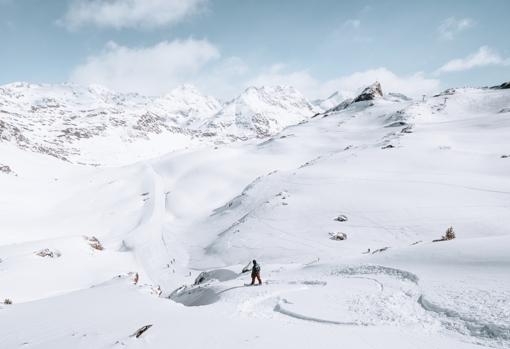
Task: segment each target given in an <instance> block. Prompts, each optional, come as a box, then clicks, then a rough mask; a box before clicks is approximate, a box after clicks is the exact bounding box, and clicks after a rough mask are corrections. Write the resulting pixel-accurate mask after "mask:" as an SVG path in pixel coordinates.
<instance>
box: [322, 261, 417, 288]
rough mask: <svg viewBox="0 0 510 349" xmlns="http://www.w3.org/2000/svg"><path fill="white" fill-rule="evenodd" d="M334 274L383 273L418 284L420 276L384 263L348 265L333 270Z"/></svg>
mask: <svg viewBox="0 0 510 349" xmlns="http://www.w3.org/2000/svg"><path fill="white" fill-rule="evenodd" d="M331 274H332V275H370V274H375V275H378V274H383V275H388V276H391V277H396V278H398V279H401V280H404V281H410V282H412V283H414V284H416V285H417V284H418V281H419V278H418V276H417V275H416V274H413V273H411V272H409V271H406V270H403V269H396V268H390V267H385V266H382V265H359V266H347V267H343V268H339V269H336V270H333V271H332V272H331Z"/></svg>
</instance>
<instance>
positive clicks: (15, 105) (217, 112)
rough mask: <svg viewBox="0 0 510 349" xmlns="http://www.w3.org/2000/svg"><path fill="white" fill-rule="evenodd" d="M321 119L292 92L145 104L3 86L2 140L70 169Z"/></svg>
mask: <svg viewBox="0 0 510 349" xmlns="http://www.w3.org/2000/svg"><path fill="white" fill-rule="evenodd" d="M316 112H317V111H316V110H315V109H314V108H313V107H312V106H311V104H310V103H309V102H308V101H307V100H306V98H305V97H303V96H302V95H301V94H300V93H299V92H298V91H297V90H295V89H294V88H292V87H261V88H255V87H251V88H248V89H246V91H244V92H243V93H242V94H241V95H240V96H239V97H237V98H235V99H234V100H233V101H231V102H229V103H227V104H225V105H222V104H221V103H220V102H219V101H218V100H216V99H215V98H213V97H210V96H204V95H202V94H201V93H200V92H198V91H197V90H196V89H195V88H194V87H193V86H190V85H184V86H181V87H178V88H176V89H174V90H173V91H171V92H170V93H168V94H166V95H164V96H162V97H147V96H142V95H139V94H135V93H131V94H122V93H115V92H112V91H110V90H108V89H105V88H103V87H101V86H88V87H84V86H78V85H72V84H63V85H35V84H27V83H13V84H9V85H5V86H2V87H0V116H1V118H0V139H1V140H2V141H7V142H12V143H13V144H16V145H17V146H18V147H20V148H22V149H28V150H31V151H35V152H40V153H45V154H48V155H51V156H54V157H57V158H59V159H63V160H68V161H71V162H80V163H85V164H110V165H112V164H121V163H129V162H133V161H137V160H141V159H146V158H150V157H154V156H159V155H162V154H165V153H168V152H170V151H174V150H179V149H183V148H185V147H189V146H193V145H197V144H199V143H202V142H211V141H212V142H215V143H218V142H219V143H222V142H228V141H232V140H233V139H234V140H235V139H247V138H249V137H256V136H259V137H262V136H269V135H273V134H275V133H277V132H279V131H281V130H282V129H283V128H285V127H287V126H290V125H294V124H297V123H299V122H301V121H304V120H306V119H307V118H309V117H310V116H312V115H314V114H315V113H316ZM105 148H108V151H105Z"/></svg>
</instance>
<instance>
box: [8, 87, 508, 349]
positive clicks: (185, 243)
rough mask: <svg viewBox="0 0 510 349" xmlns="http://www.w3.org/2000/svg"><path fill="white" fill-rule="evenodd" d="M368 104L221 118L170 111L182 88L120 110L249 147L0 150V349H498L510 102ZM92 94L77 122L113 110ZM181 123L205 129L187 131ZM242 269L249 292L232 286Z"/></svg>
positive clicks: (263, 97)
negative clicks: (95, 161)
mask: <svg viewBox="0 0 510 349" xmlns="http://www.w3.org/2000/svg"><path fill="white" fill-rule="evenodd" d="M374 87H376V85H372V86H371V87H370V88H369V91H368V92H370V91H372V92H375V95H374V96H372V97H373V98H367V96H366V92H367V90H365V92H363V93H365V95H364V97H362V98H359V97H360V96H358V97H357V98H354V99H353V101H350V102H348V103H345V104H343V105H342V106H341V107H339V108H330V109H329V111H328V112H325V113H322V114H318V115H315V110H314V109H313V107H311V106H310V104H309V103H308V102H307V101H306V100H305V99H303V98H302V97H300V95H299V94H298V93H297V92H295V93H294V92H293V91H294V90H290V89H287V88H285V89H283V88H274V89H269V88H263V89H248V90H246V91H245V92H244V93H243V94H242V95H241V96H240V97H238V98H236V99H234V100H233V101H232V102H229V103H227V104H226V105H225V106H224V107H223V108H222V109H221V110H219V111H218V112H217V113H215V111H216V110H217V109H218V108H219V105H218V104H217V103H216V102H215V101H214V100H212V99H208V98H207V97H205V98H199V99H198V101H199V102H197V100H196V99H193V98H191V97H190V99H189V101H190V102H189V103H185V102H182V104H179V103H180V102H179V103H178V102H176V101H175V100H179V101H181V100H182V96H181V94H184V95H186V96H189V95H190V94H191V93H188V92H187V90H188V89H189V88H188V87H186V88H182V89H179V90H176V91H174V92H173V93H172V94H171V95H170V96H166V97H162V98H161V99H157V102H156V101H155V100H153V99H151V100H150V102H149V101H148V100H146V99H145V98H146V97H141V96H133V98H134V99H136V101H133V100H131V99H130V98H128V97H127V96H124V97H125V98H126V100H123V101H122V103H121V105H122V106H125V105H127V104H129V105H130V107H129V110H133V109H136V108H135V107H133V106H132V104H131V103H133V104H136V105H137V106H140V105H146V107H140V109H145V108H149V107H150V108H156V109H157V110H160V109H159V108H161V110H165V111H166V110H167V109H166V108H170V107H165V106H164V105H165V103H168V105H171V106H175V107H174V108H175V109H173V110H172V112H171V113H170V112H168V119H172V118H174V119H175V120H174V119H172V122H175V125H176V126H175V127H179V128H182V129H194V127H195V126H196V125H197V124H198V125H199V126H198V128H197V130H200V131H197V132H203V133H206V132H211V133H212V132H214V133H217V135H216V136H213V135H208V136H204V135H202V136H200V137H204V138H206V139H207V138H209V137H211V139H215V137H220V138H217V139H223V138H222V137H225V138H224V139H228V138H232V139H235V137H238V138H242V137H245V138H243V139H244V141H236V142H227V141H224V142H215V144H214V145H209V144H208V143H207V142H205V141H204V142H203V143H201V144H200V145H197V144H192V143H190V145H189V146H188V148H186V149H185V148H181V149H180V150H178V151H173V152H169V153H168V154H166V155H162V156H158V157H152V156H153V154H152V155H151V158H150V159H145V160H142V161H139V162H136V163H132V164H130V165H125V166H109V167H94V166H77V165H76V164H72V163H69V162H65V161H62V160H59V159H57V158H56V157H54V156H48V155H45V154H41V153H38V152H34V151H29V150H33V149H32V148H31V147H28V146H27V147H24V146H22V145H23V141H19V142H21V143H19V142H18V141H16V140H13V139H11V141H9V142H5V141H4V142H1V143H0V155H1V157H0V168H7V167H8V169H9V171H7V169H6V170H5V171H3V170H2V171H1V172H0V191H1V192H2V196H1V199H0V231H1V232H2V234H1V235H0V299H1V300H3V299H9V300H10V301H12V304H2V305H1V306H0V348H70V347H72V348H123V347H128V348H168V347H169V346H178V347H185V348H203V347H207V348H239V347H249V348H262V347H264V348H268V347H269V348H273V347H296V348H310V347H317V348H319V347H320V348H337V347H339V346H345V347H349V348H411V347H420V346H421V347H426V348H487V347H489V348H510V320H509V319H510V278H509V276H508V271H509V270H510V253H509V252H508V249H509V246H510V231H509V229H508V227H509V226H510V214H509V212H510V211H509V208H510V180H509V178H510V148H509V147H510V140H509V137H508V135H509V133H510V89H486V88H485V89H477V88H461V89H449V90H447V91H445V92H444V93H441V94H438V95H436V96H434V97H429V98H427V99H425V100H424V101H422V100H420V101H413V100H410V99H409V98H406V97H405V96H401V95H398V94H393V95H387V94H383V95H382V96H381V95H380V94H379V93H378V92H377V90H378V89H377V88H374ZM34 88H35V87H34ZM39 88H44V87H37V88H35V89H39ZM27 89H28V88H27V87H25V88H24V89H23V90H24V91H26V90H27ZM62 89H64V90H65V91H71V90H75V89H76V88H75V87H66V86H64V87H62ZM380 89H381V92H384V86H382V87H380ZM6 90H8V91H14V90H15V88H14V87H10V88H8V89H6V88H5V87H4V90H2V91H3V94H5V95H8V94H7V93H6V92H5V91H6ZM80 91H81V92H80ZM87 91H88V90H81V89H79V91H78V92H77V93H82V95H80V96H79V97H76V98H74V99H73V98H72V97H68V98H67V99H66V100H73V108H76V109H72V110H81V109H83V110H85V109H87V108H91V109H94V110H99V109H100V108H106V107H105V104H104V103H107V105H111V104H112V102H111V101H112V100H115V99H116V98H120V97H113V96H111V95H110V94H109V92H107V91H104V90H102V91H101V92H98V91H95V92H93V93H92V92H87ZM69 93H71V94H72V92H69ZM363 93H362V95H363ZM34 94H36V92H34ZM62 95H64V93H63V92H59V96H62ZM98 95H102V96H105V97H104V98H105V99H107V101H108V102H104V101H102V100H101V101H100V98H99V97H97V96H98ZM22 96H23V97H20V98H19V99H20V101H19V104H18V107H16V108H17V109H16V110H18V113H19V118H18V119H16V118H15V117H13V116H12V114H14V111H15V107H14V103H15V101H16V100H17V98H16V97H15V95H14V94H12V95H8V96H7V97H2V98H3V100H2V101H3V102H2V103H4V104H3V105H2V106H1V109H2V110H4V109H7V108H11V109H9V113H11V114H10V116H9V117H8V119H7V120H8V121H9V123H10V125H12V120H15V121H16V122H17V123H18V124H20V123H21V122H22V121H20V120H21V119H22V115H24V114H27V115H32V114H29V111H27V110H25V109H23V108H27V106H28V105H35V104H34V102H33V100H30V102H24V101H25V100H26V99H27V98H29V97H27V95H26V93H25V92H24V93H23V94H22ZM106 96H109V97H106ZM285 96H286V97H285ZM6 100H7V101H8V105H7V106H6V103H7V102H5V101H6ZM165 101H166V102H165ZM44 103H45V104H44V105H48V104H50V105H51V104H52V103H56V104H59V105H62V104H63V102H62V101H60V102H59V101H56V102H48V101H46V102H44ZM81 103H83V105H82V104H81ZM66 105H68V104H66ZM87 105H91V106H92V107H90V106H87ZM189 105H193V106H195V105H200V106H201V107H200V109H199V108H197V110H209V111H210V113H211V114H213V115H211V114H209V115H208V116H207V117H206V118H202V117H201V115H202V114H200V113H201V112H200V113H199V112H196V113H194V112H189V113H188V112H183V113H182V114H179V111H182V110H185V111H186V110H191V109H193V108H194V107H193V108H191V107H188V106H189ZM261 106H263V107H261ZM269 106H272V107H271V108H270V107H269ZM258 107H260V108H261V109H257V108H258ZM48 108H51V107H48ZM54 108H55V111H57V110H58V111H65V110H67V109H66V108H67V107H66V108H63V107H54ZM108 108H110V107H108ZM118 108H121V107H118ZM126 108H127V107H126ZM137 108H138V107H137ZM202 108H203V109H202ZM52 110H53V109H52ZM87 110H88V109H87ZM151 110H154V109H151ZM168 110H169V109H168ZM282 110H284V111H285V110H286V111H288V113H287V114H286V113H283V112H282ZM48 113H50V112H49V111H48ZM58 113H59V112H58ZM280 113H281V114H280ZM4 114H5V113H4ZM2 115H3V114H2ZM37 115H39V116H41V115H50V114H37ZM51 115H56V113H52V114H51ZM65 115H67V114H65ZM72 115H73V114H72V112H71V111H70V112H69V120H73V119H72ZM107 115H108V116H105V117H104V118H107V117H108V118H110V117H112V116H111V115H113V114H112V112H111V110H110V109H108V114H107ZM158 115H159V114H158ZM165 115H167V114H165ZM170 115H173V116H170ZM179 115H180V116H179ZM220 115H221V117H220ZM279 116H280V117H279ZM34 117H35V116H34ZM48 118H50V116H48ZM100 119H101V117H98V118H97V119H96V118H95V117H90V120H100ZM0 120H2V121H3V122H5V120H6V119H5V118H4V116H2V118H1V119H0ZM45 120H62V118H60V117H58V118H57V117H56V116H55V118H50V119H44V118H41V119H31V120H30V119H27V120H23V122H25V124H26V125H27V127H29V128H30V129H31V131H30V132H29V133H27V132H28V131H26V130H24V131H23V132H24V133H22V134H27V135H29V136H26V137H27V138H29V139H30V142H35V141H36V140H37V141H38V142H41V144H43V142H45V141H46V140H48V139H56V136H55V134H56V133H58V132H57V131H53V130H61V129H62V127H63V126H62V125H56V124H55V123H56V122H57V121H45ZM76 120H88V119H87V118H81V117H80V118H77V119H76ZM165 120H166V119H165ZM188 121H190V122H189V123H188ZM58 122H60V121H58ZM75 122H77V121H75ZM18 124H16V125H18ZM91 125H96V124H92V121H91V124H90V125H89V124H77V125H75V126H74V127H83V128H85V129H87V130H89V129H93V126H91ZM183 125H186V127H184V126H183ZM57 126H58V127H57ZM16 127H18V128H19V126H16ZM203 127H205V128H203ZM212 129H214V131H211V130H212ZM9 130H11V129H9ZM20 130H21V129H20ZM122 130H125V128H122ZM4 132H5V127H4V130H3V131H2V138H3V139H5V137H4V135H5V133H4ZM9 132H14V131H12V130H11V131H9ZM43 132H44V133H43ZM101 132H102V131H101ZM126 132H127V131H126ZM130 132H131V131H130ZM139 132H142V131H139ZM147 132H148V131H147ZM169 132H170V131H169ZM48 134H49V135H48ZM264 135H268V136H266V137H264V138H263V139H261V137H263V136H264ZM11 137H14V136H11ZM38 137H39V138H38ZM101 137H102V136H94V137H91V138H90V141H91V142H92V143H91V144H92V145H95V144H98V143H96V142H99V140H100V139H101ZM71 143H72V144H74V143H73V142H71ZM20 144H22V145H21V146H20ZM30 144H36V143H30ZM133 146H134V147H135V146H136V142H133ZM65 149H69V148H68V147H67V146H66V148H65ZM79 149H80V152H76V153H73V154H72V155H73V156H74V157H73V160H75V161H76V162H78V161H80V162H86V160H87V159H88V158H87V156H88V155H87V154H85V153H84V152H83V151H82V149H85V148H83V147H82V146H81V143H80V147H79ZM103 151H104V152H105V153H108V152H109V150H107V148H103ZM103 158H104V159H106V158H107V154H105V155H104V157H103ZM83 159H85V160H83ZM450 226H452V227H453V229H454V231H455V234H456V238H455V239H453V240H445V241H438V242H433V240H441V239H440V238H441V236H442V235H444V234H445V231H446V229H447V228H448V227H450ZM340 233H344V234H345V235H341V234H340ZM340 236H346V237H347V239H343V240H341V239H339V238H337V237H340ZM252 259H257V261H259V263H260V264H261V266H262V273H261V276H262V280H263V281H264V284H263V285H262V286H260V287H258V286H257V287H247V286H245V284H246V283H249V282H250V281H251V280H250V277H249V273H247V274H243V273H241V270H242V268H243V267H244V266H245V265H246V264H247V263H248V262H249V261H251V260H252ZM199 275H200V277H198V276H199ZM197 277H198V278H197ZM135 280H136V281H137V283H136V284H135V283H134V281H135ZM7 303H9V302H7ZM146 325H152V326H150V327H149V328H147V329H146V331H145V332H143V333H142V334H141V335H140V336H139V337H137V336H136V335H135V332H136V331H137V330H138V329H141V328H143V326H146Z"/></svg>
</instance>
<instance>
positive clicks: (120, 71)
mask: <svg viewBox="0 0 510 349" xmlns="http://www.w3.org/2000/svg"><path fill="white" fill-rule="evenodd" d="M219 57H220V53H219V51H218V49H217V48H216V47H215V46H214V45H212V44H211V43H209V42H208V41H207V40H195V39H187V40H175V41H172V42H167V41H163V42H160V43H158V44H156V45H154V46H151V47H142V48H129V47H125V46H121V45H118V44H116V43H114V42H110V43H108V44H107V45H106V47H105V49H104V50H103V52H101V53H99V54H98V55H95V56H90V57H88V59H87V61H86V62H85V63H84V64H82V65H80V66H78V67H76V68H75V69H74V70H73V72H72V73H71V77H70V80H71V81H73V82H77V83H81V84H92V83H97V84H101V85H104V86H106V87H108V88H111V89H114V90H116V91H120V92H140V93H144V94H150V95H159V94H163V93H165V92H168V91H169V90H170V89H171V88H173V87H175V86H177V85H179V84H182V83H186V82H189V81H191V80H193V79H194V78H196V77H197V76H198V75H199V74H200V73H201V72H202V69H203V68H204V66H206V65H207V64H208V63H210V62H213V61H215V60H217V59H219Z"/></svg>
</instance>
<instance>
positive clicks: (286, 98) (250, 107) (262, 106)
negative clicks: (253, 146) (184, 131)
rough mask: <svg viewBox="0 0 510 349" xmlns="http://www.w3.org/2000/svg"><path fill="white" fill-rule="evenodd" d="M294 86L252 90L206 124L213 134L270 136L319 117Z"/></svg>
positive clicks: (247, 90) (224, 108)
mask: <svg viewBox="0 0 510 349" xmlns="http://www.w3.org/2000/svg"><path fill="white" fill-rule="evenodd" d="M318 112H319V109H316V108H314V107H313V105H312V104H311V103H310V102H309V101H308V100H307V99H306V98H305V97H304V96H303V95H302V94H301V93H300V92H299V91H297V90H296V89H295V88H293V87H291V86H276V87H260V88H257V87H249V88H247V89H246V90H245V91H244V92H243V93H242V94H241V95H239V96H238V97H237V98H235V99H233V100H232V101H230V102H228V103H226V104H225V106H224V107H223V109H222V110H221V111H220V112H219V113H217V114H216V115H214V116H213V117H212V118H210V120H208V121H207V122H206V123H205V124H204V128H205V129H206V130H208V131H209V132H210V133H211V134H224V135H229V136H233V137H242V138H247V137H252V136H257V137H267V136H270V135H274V134H276V133H278V132H279V131H281V130H283V129H284V128H285V127H287V126H291V125H296V124H298V123H300V122H303V121H305V120H307V119H308V118H310V117H311V116H313V115H315V114H317V113H318Z"/></svg>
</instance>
